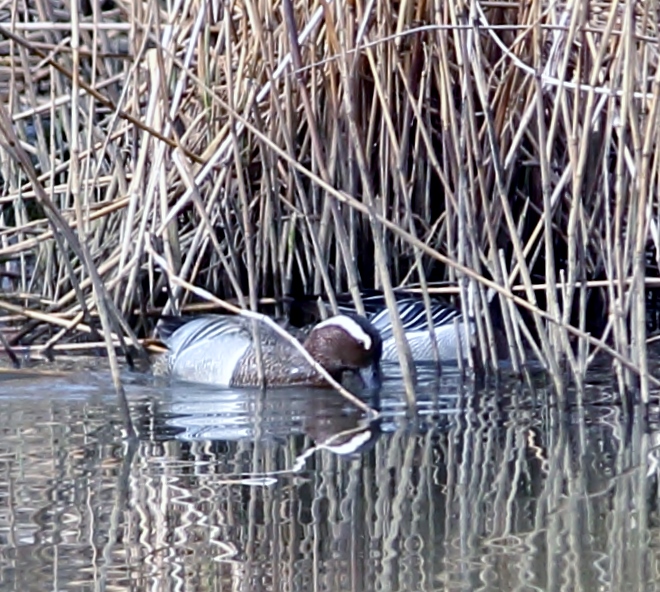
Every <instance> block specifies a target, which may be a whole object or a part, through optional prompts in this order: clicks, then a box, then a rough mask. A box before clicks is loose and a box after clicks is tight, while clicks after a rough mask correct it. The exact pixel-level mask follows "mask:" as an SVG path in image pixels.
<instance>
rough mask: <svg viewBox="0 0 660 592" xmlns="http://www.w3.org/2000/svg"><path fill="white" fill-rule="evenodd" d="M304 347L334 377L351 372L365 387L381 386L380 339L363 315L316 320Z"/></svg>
mask: <svg viewBox="0 0 660 592" xmlns="http://www.w3.org/2000/svg"><path fill="white" fill-rule="evenodd" d="M305 349H306V350H307V351H308V352H309V353H310V354H311V355H312V357H313V358H314V359H315V360H316V361H317V362H319V364H321V365H322V366H323V367H324V368H325V369H326V370H327V371H328V372H329V373H330V375H331V376H332V377H333V378H335V379H337V380H338V379H340V378H341V375H342V373H343V372H345V371H351V372H355V373H356V374H359V375H360V376H361V377H362V380H363V382H364V383H365V386H366V387H367V388H368V389H378V388H379V387H380V385H381V372H380V357H381V354H382V351H383V342H382V340H381V337H380V333H379V332H378V331H377V330H376V329H375V328H374V327H373V326H372V325H371V323H370V322H369V321H368V320H367V319H365V318H364V317H361V316H359V315H355V314H342V315H337V316H334V317H330V318H329V319H326V320H325V321H322V322H320V323H319V324H318V325H316V326H315V327H314V329H312V332H311V333H310V334H309V336H308V337H307V339H306V341H305Z"/></svg>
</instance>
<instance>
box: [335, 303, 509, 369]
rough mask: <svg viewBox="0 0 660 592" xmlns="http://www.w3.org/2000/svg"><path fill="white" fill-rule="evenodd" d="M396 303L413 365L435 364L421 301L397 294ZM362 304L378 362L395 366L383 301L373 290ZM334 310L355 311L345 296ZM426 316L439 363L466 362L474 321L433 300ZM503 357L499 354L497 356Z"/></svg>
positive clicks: (392, 345)
mask: <svg viewBox="0 0 660 592" xmlns="http://www.w3.org/2000/svg"><path fill="white" fill-rule="evenodd" d="M396 301H397V310H398V312H399V317H400V318H401V323H402V325H403V330H404V333H405V336H406V339H407V340H408V344H409V346H410V353H411V355H412V359H413V361H414V362H421V363H430V362H435V361H436V359H435V357H434V348H433V343H432V341H431V333H430V331H429V325H428V318H427V311H426V305H425V304H424V301H423V299H422V298H421V296H419V295H417V294H414V293H411V292H397V293H396ZM362 303H363V305H364V308H365V313H366V317H367V319H368V320H369V322H370V323H371V325H372V326H373V327H374V328H375V329H376V330H377V331H378V333H379V334H380V337H381V340H382V347H383V351H382V355H381V361H382V362H398V360H399V357H398V353H397V347H396V340H395V338H394V331H393V327H392V319H391V316H390V311H389V310H388V308H387V305H386V303H385V297H384V296H383V294H382V293H381V292H378V291H375V290H371V291H366V292H363V294H362ZM338 308H339V312H340V313H342V314H349V313H351V312H354V311H355V308H354V307H353V304H352V300H351V299H350V297H349V296H345V295H341V296H339V297H338ZM430 312H431V320H432V323H433V332H434V335H435V341H436V343H437V350H438V359H439V361H440V363H442V364H457V363H458V361H459V359H462V360H463V361H466V360H467V359H468V351H469V349H470V347H471V343H472V336H473V335H475V334H476V322H475V320H474V318H471V317H469V318H467V319H465V317H464V315H463V313H462V311H461V310H460V309H458V308H456V307H455V306H453V305H451V304H449V303H447V302H444V301H442V300H438V299H436V298H431V306H430ZM498 350H499V344H498ZM504 355H505V354H504V353H502V352H500V356H504Z"/></svg>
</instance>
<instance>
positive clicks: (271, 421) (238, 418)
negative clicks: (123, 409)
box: [149, 385, 381, 466]
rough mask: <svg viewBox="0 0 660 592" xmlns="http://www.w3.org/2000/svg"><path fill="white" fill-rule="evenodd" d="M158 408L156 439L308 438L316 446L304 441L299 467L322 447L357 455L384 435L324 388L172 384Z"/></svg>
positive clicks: (273, 441)
mask: <svg viewBox="0 0 660 592" xmlns="http://www.w3.org/2000/svg"><path fill="white" fill-rule="evenodd" d="M376 403H377V401H372V402H371V404H372V405H374V404H376ZM154 411H155V413H154V415H153V416H152V419H151V421H150V422H149V427H150V434H149V436H150V437H151V438H153V439H156V440H171V439H176V440H179V441H182V442H191V443H192V442H197V441H207V442H208V441H211V442H213V443H216V444H218V445H221V444H222V443H225V444H226V443H236V444H240V445H245V444H249V443H254V444H259V445H260V446H264V445H268V446H271V447H272V446H275V447H285V446H286V445H287V442H290V441H291V438H294V439H295V438H296V437H300V436H307V437H308V438H309V439H310V440H311V441H312V442H313V446H312V447H311V448H310V447H309V446H308V444H309V443H308V442H307V443H305V442H303V440H304V439H301V441H300V445H301V446H302V449H303V451H302V452H300V453H299V456H298V460H299V461H300V462H298V460H297V461H296V463H295V464H296V466H299V465H300V463H302V462H304V459H305V458H307V457H308V456H310V455H311V454H313V453H314V452H315V451H316V450H320V449H323V450H328V451H330V452H332V453H333V454H336V455H339V456H342V457H350V458H355V457H356V456H359V455H361V454H363V453H364V452H366V451H368V450H370V449H371V448H372V447H373V445H374V443H375V442H376V440H377V439H378V437H379V435H380V433H381V429H380V428H381V426H380V421H379V420H370V419H369V418H367V417H366V415H365V414H364V413H363V412H362V411H360V410H358V409H357V408H355V407H354V406H353V405H351V404H350V403H348V402H347V401H345V400H344V399H343V398H342V397H341V396H340V395H338V394H337V393H335V392H334V391H326V390H321V389H304V388H301V389H291V388H289V389H280V390H278V389H273V390H268V391H265V392H263V391H261V390H256V389H255V390H249V389H240V390H231V389H222V390H219V389H214V388H210V387H204V386H198V385H194V386H191V385H173V386H171V387H170V388H169V389H168V390H167V391H166V392H165V393H164V396H163V397H162V398H160V400H159V402H158V405H157V407H156V409H155V410H154ZM298 450H299V451H300V448H298Z"/></svg>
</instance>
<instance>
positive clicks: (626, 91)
mask: <svg viewBox="0 0 660 592" xmlns="http://www.w3.org/2000/svg"><path fill="white" fill-rule="evenodd" d="M26 6H27V5H26ZM37 6H38V7H39V9H40V10H39V11H37V12H34V13H30V8H33V7H28V8H27V9H25V10H22V8H21V7H22V5H21V2H18V3H17V4H16V8H15V9H12V10H13V12H12V17H13V28H11V29H9V30H8V31H7V34H6V35H4V37H3V33H4V31H5V30H6V28H5V27H4V25H3V28H2V32H1V33H0V37H2V38H3V39H4V40H5V41H4V44H3V47H6V48H7V55H8V56H11V62H10V67H8V68H7V69H6V70H0V73H2V72H3V71H6V72H7V74H8V79H10V80H11V81H12V83H11V85H7V86H6V94H7V97H8V102H7V104H8V105H10V111H11V115H12V116H13V122H14V124H15V126H16V129H17V131H18V133H19V135H20V136H21V140H22V146H25V147H26V148H30V150H31V152H30V154H31V155H33V158H34V162H37V163H38V169H39V170H38V173H39V176H38V179H36V180H35V179H32V180H30V181H29V182H25V180H24V179H22V178H21V177H20V174H19V172H18V171H17V170H16V168H14V169H13V170H12V165H11V163H10V162H9V161H7V160H6V157H5V155H0V156H1V157H2V165H3V169H2V176H3V179H4V180H5V185H4V190H3V195H0V208H1V209H0V257H2V258H7V259H6V261H7V265H8V266H14V265H15V266H16V267H15V269H17V270H18V271H17V274H18V275H17V276H16V279H12V280H11V282H12V289H11V290H10V291H12V292H16V293H23V294H29V295H30V296H35V297H40V298H44V299H46V300H49V301H51V304H48V305H46V304H44V305H37V304H36V301H34V300H30V302H29V308H30V310H31V311H32V312H43V313H44V314H45V315H46V317H47V318H50V316H56V315H59V314H60V313H64V317H62V318H66V319H67V320H66V323H68V325H67V326H68V330H67V329H65V330H59V332H56V333H54V334H47V333H48V332H47V331H45V330H44V325H43V324H41V325H39V324H29V325H26V327H25V329H26V332H25V333H24V336H23V337H22V338H24V339H26V340H32V341H34V340H35V339H37V340H42V339H43V340H44V342H47V343H48V344H49V345H52V346H55V345H57V346H59V345H64V344H63V343H62V341H63V340H75V339H78V338H80V337H81V336H82V332H83V331H84V329H83V327H88V328H90V327H93V324H92V323H91V319H92V314H91V312H92V311H91V310H90V307H93V306H94V304H93V302H94V300H93V298H94V297H93V295H92V293H93V283H92V281H91V277H90V275H89V274H90V273H91V272H90V269H89V266H90V265H92V266H95V267H96V268H97V269H98V270H99V272H100V274H101V275H102V279H103V281H104V282H105V284H106V286H107V290H108V291H109V293H110V296H111V298H110V299H109V302H111V303H112V306H113V307H115V308H116V309H117V311H121V314H119V315H116V314H114V313H111V316H113V318H115V324H116V325H117V326H116V328H115V330H114V336H115V337H116V338H117V339H120V340H121V339H124V338H125V337H127V338H129V339H135V338H134V336H133V335H132V331H131V328H130V327H129V325H128V323H127V322H126V321H127V319H126V317H127V316H128V315H129V314H131V313H132V312H133V311H144V310H161V309H162V310H165V311H166V312H167V311H172V310H173V311H177V310H179V309H181V308H182V307H187V306H189V305H190V304H191V302H190V301H191V296H192V295H191V294H190V293H187V292H186V291H185V290H183V289H182V288H181V286H180V285H178V284H177V285H174V286H172V290H171V298H170V299H169V300H164V299H163V298H162V297H161V294H162V293H163V290H164V289H165V288H166V287H167V282H168V280H167V278H166V277H165V276H164V275H163V274H162V272H161V271H160V268H159V267H158V265H156V263H155V261H154V259H153V257H151V256H150V254H149V253H148V252H146V250H145V244H146V242H147V237H148V236H149V235H150V234H154V235H156V236H157V237H158V238H159V239H161V240H162V243H163V253H164V257H165V259H166V261H167V264H168V266H169V268H170V269H172V270H173V271H174V272H175V273H176V274H177V275H178V276H179V277H181V278H183V279H185V280H186V281H188V282H189V283H191V284H195V285H198V286H204V287H206V288H208V289H210V290H211V291H213V292H215V293H217V294H219V295H222V296H228V297H234V298H237V299H238V301H239V302H240V303H241V306H242V307H244V306H248V305H250V307H251V308H254V307H255V306H256V305H257V303H258V301H259V299H260V297H262V296H272V297H274V298H275V299H276V300H281V299H282V297H284V296H288V295H290V294H292V293H295V292H299V291H300V290H304V291H306V292H307V293H314V294H319V295H322V296H323V297H324V298H325V299H327V300H329V301H330V302H331V306H332V308H335V307H336V299H335V292H338V291H349V292H350V293H351V294H352V295H353V298H354V300H355V302H356V307H357V308H358V310H362V309H361V297H360V288H361V287H366V286H368V285H372V282H373V284H374V285H378V286H381V287H383V288H386V290H385V291H386V292H387V293H388V294H389V296H388V300H389V306H390V307H392V306H393V296H392V293H391V292H390V290H389V286H390V285H391V286H395V285H396V286H400V287H406V286H410V284H411V282H412V281H415V282H417V283H418V285H419V290H420V291H421V293H422V297H423V298H424V300H425V302H426V306H427V310H428V307H429V295H430V294H433V293H447V294H450V293H454V294H461V296H462V298H461V306H462V307H463V310H464V312H465V314H470V313H471V312H472V311H473V310H474V309H476V310H479V308H481V309H484V308H487V307H488V304H487V298H486V289H485V288H489V287H493V286H495V285H496V288H495V289H496V290H498V292H499V294H500V296H501V297H502V298H503V299H504V300H505V301H506V302H505V304H504V306H503V307H502V309H503V318H502V321H503V325H504V332H505V333H506V335H507V339H508V341H509V349H510V355H511V356H513V357H515V358H516V359H517V360H519V362H520V363H521V364H523V365H524V363H525V360H526V357H527V356H528V355H536V356H540V359H541V360H542V361H543V363H544V364H545V365H546V366H547V367H548V368H549V369H551V370H552V374H553V376H555V379H556V380H557V381H558V382H557V388H558V389H559V388H560V387H561V384H560V383H561V380H560V378H559V377H560V376H561V372H562V371H561V370H560V368H559V361H560V360H562V359H565V360H567V361H568V368H569V376H570V379H571V380H575V381H577V382H578V383H580V382H581V381H582V380H583V379H584V376H585V373H586V372H587V370H588V368H589V365H590V364H591V362H592V360H593V359H594V356H595V353H596V352H597V351H599V350H601V342H602V340H598V339H594V338H593V337H590V336H588V335H587V333H588V331H589V330H590V329H589V324H588V321H589V316H590V315H591V314H592V312H591V311H590V310H589V306H590V305H589V304H588V301H587V297H588V295H589V294H590V293H593V291H594V289H599V288H600V287H603V286H604V287H605V290H604V294H605V300H604V307H605V308H604V310H603V312H602V313H600V314H602V316H603V317H604V318H605V319H606V323H605V325H606V326H605V329H604V330H605V333H604V336H605V339H606V340H608V343H607V344H606V345H607V347H608V348H609V349H611V350H612V351H615V352H616V354H617V356H618V357H617V356H615V359H617V360H620V361H621V365H618V364H615V368H616V369H617V372H618V377H619V381H620V384H621V385H622V388H623V387H624V386H627V387H629V386H634V385H635V384H637V383H639V386H640V387H641V392H642V395H643V398H644V399H646V398H647V397H648V390H649V387H648V386H647V371H646V365H647V353H646V342H647V336H646V326H645V317H646V311H645V294H644V291H645V289H647V288H650V287H653V286H654V285H655V282H656V280H655V278H652V277H648V269H647V267H646V259H645V256H646V255H647V253H648V248H649V244H652V245H653V247H654V248H657V247H658V243H660V238H658V237H659V236H660V231H658V229H657V227H656V225H655V222H654V218H653V212H654V211H655V208H657V203H656V202H657V196H656V192H654V191H653V187H655V186H656V185H657V182H658V177H659V172H658V168H659V166H660V156H659V155H658V151H657V150H656V149H655V148H656V147H657V145H658V140H659V139H660V138H659V132H658V129H659V128H658V125H657V120H658V100H657V97H658V94H659V93H658V89H659V87H660V74H659V69H658V67H657V55H656V54H655V53H654V49H653V47H654V45H653V44H654V43H655V42H656V41H657V36H658V28H657V24H655V23H654V21H653V19H652V18H650V17H648V15H646V16H645V15H644V13H643V12H642V11H639V10H638V7H635V6H632V5H631V6H628V5H626V6H622V5H619V4H616V3H614V4H610V5H608V6H607V7H606V10H605V12H603V13H599V12H597V11H596V12H593V11H592V12H588V11H587V9H586V8H587V7H585V6H584V5H570V6H567V5H563V4H561V5H548V4H547V3H545V2H542V1H541V0H536V1H535V2H533V3H532V4H531V5H529V6H525V7H524V8H522V9H520V8H519V7H517V8H513V7H510V8H507V7H506V6H500V5H498V6H494V5H492V3H490V4H489V3H469V4H467V5H465V6H458V5H453V4H449V5H440V4H439V3H422V2H402V3H400V4H399V5H398V7H397V10H394V9H393V7H392V6H390V5H386V4H382V3H377V2H369V3H366V4H364V5H363V4H357V5H355V6H354V7H353V5H352V4H350V3H349V4H345V5H342V4H340V3H336V2H328V3H322V4H320V5H318V6H315V7H314V8H313V9H310V10H312V12H311V13H309V11H308V8H307V7H306V6H303V5H302V4H296V3H293V2H287V3H285V4H282V5H273V4H272V3H268V2H264V1H261V2H259V1H256V2H248V3H244V4H243V3H238V4H233V5H230V6H222V7H219V6H217V7H216V6H215V5H213V6H205V7H204V9H201V10H200V9H199V6H197V4H195V3H194V2H190V1H184V2H183V3H182V4H181V10H180V11H179V12H177V14H171V13H168V12H166V11H165V10H163V9H161V8H160V7H159V6H157V4H156V3H151V4H148V5H145V6H141V7H140V8H139V9H137V8H136V7H135V6H133V5H131V4H130V3H127V2H123V1H119V0H118V1H117V2H116V9H115V10H113V11H110V12H101V11H100V10H99V8H98V6H95V7H94V9H93V11H94V12H93V15H92V16H91V17H90V18H89V19H87V17H84V16H80V15H78V14H76V15H75V18H73V19H72V20H71V21H70V22H69V23H61V22H54V23H48V25H50V26H47V24H45V23H44V24H42V26H41V28H39V27H35V26H34V25H35V22H32V21H30V19H29V18H25V15H33V16H34V18H35V19H36V18H40V17H38V16H37V15H44V14H52V12H50V11H49V10H46V9H47V5H46V4H45V3H44V2H43V0H39V2H37ZM23 8H25V7H23ZM463 10H465V12H462V11H463ZM495 18H497V24H494V22H495V21H494V19H495ZM468 19H469V20H468ZM147 40H150V41H149V43H150V44H151V46H149V47H148V45H147ZM117 48H120V49H121V51H119V49H117ZM109 50H112V51H109ZM122 52H123V54H122ZM292 68H293V71H292ZM73 73H75V74H76V75H75V76H74V75H73ZM44 83H45V84H44ZM0 84H1V79H0ZM40 84H41V87H40V86H39V85H40ZM43 87H45V88H47V89H48V92H49V93H50V94H48V92H46V93H44V92H43ZM46 116H47V117H46ZM46 123H47V124H48V126H47V125H45V124H46ZM27 124H29V125H30V126H31V128H30V129H31V130H32V131H30V132H29V134H28V133H25V129H26V127H25V126H26V125H27ZM7 181H11V182H7ZM37 182H38V183H40V184H41V185H42V187H43V188H44V189H45V191H46V192H47V194H48V195H50V196H52V201H53V204H54V205H55V206H56V207H57V208H58V209H59V211H60V213H61V214H62V216H63V218H64V220H65V221H66V223H67V224H70V225H72V226H75V227H76V229H77V235H78V237H79V239H80V241H81V242H86V243H88V244H89V251H90V256H91V260H89V261H83V260H82V259H79V258H77V257H76V256H75V255H74V256H72V255H71V253H68V252H67V248H66V245H65V242H63V241H62V239H61V237H60V236H58V234H57V233H53V231H52V229H51V228H50V226H49V223H48V221H47V220H46V217H45V216H44V215H43V212H40V211H39V210H38V207H37V205H36V201H35V198H36V199H38V196H37V187H36V186H33V184H34V185H36V183H37ZM374 262H377V265H376V264H375V263H374ZM375 267H378V270H379V271H378V273H377V274H376V273H375ZM507 270H508V271H507ZM658 271H660V270H658ZM505 274H508V275H505ZM656 275H657V274H656ZM374 276H377V277H374ZM491 278H492V281H491ZM438 280H442V281H449V282H450V283H451V284H452V286H451V288H436V287H435V286H434V284H435V283H436V282H437V281H438ZM516 284H521V285H516ZM451 290H453V292H451ZM521 293H522V297H519V296H514V294H521ZM9 298H10V296H9V295H8V294H7V295H5V296H4V299H9ZM11 299H12V302H15V300H14V296H11ZM537 299H538V301H537ZM537 302H538V304H537ZM25 304H26V305H28V303H27V302H26V303H25ZM17 305H19V306H20V304H19V303H18V302H17ZM543 309H545V310H543ZM520 312H525V315H526V314H527V312H529V313H530V316H529V318H531V319H532V325H531V327H530V328H531V330H532V331H531V332H530V331H529V330H528V328H527V327H526V326H525V323H526V322H529V320H528V319H527V318H523V316H522V315H521V314H520ZM81 313H83V314H82V317H81V316H80V314H81ZM34 318H36V317H34ZM120 318H121V323H122V324H123V326H122V328H121V329H120V328H119V323H120V320H119V319H120ZM72 319H75V321H72ZM79 320H80V321H81V323H80V324H76V323H77V322H78V321H79ZM43 322H45V320H44V321H43ZM136 322H138V323H140V327H141V330H145V329H147V328H148V323H147V322H146V321H145V320H144V319H138V320H137V321H136ZM48 324H50V323H48ZM493 332H494V329H493V327H492V320H491V319H490V316H489V314H488V312H486V314H485V315H484V318H483V320H481V319H478V320H477V346H478V348H477V349H478V353H479V355H478V357H479V358H482V359H483V361H484V362H486V361H487V360H486V359H484V358H487V359H488V360H489V364H490V366H491V367H493V368H495V367H496V366H497V360H496V354H495V351H494V348H493V346H492V344H493ZM532 332H533V333H534V335H532ZM575 341H577V346H576V345H575ZM134 343H135V341H134ZM530 352H531V353H530ZM469 363H470V364H473V363H474V361H472V360H470V361H469ZM632 368H636V370H634V372H631V371H629V370H632ZM635 376H639V377H640V379H641V380H639V381H638V379H637V378H635Z"/></svg>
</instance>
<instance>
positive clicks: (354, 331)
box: [314, 315, 371, 349]
mask: <svg viewBox="0 0 660 592" xmlns="http://www.w3.org/2000/svg"><path fill="white" fill-rule="evenodd" d="M332 326H334V327H339V328H340V329H343V330H344V331H346V333H348V334H349V335H350V336H351V337H352V338H353V339H355V341H357V342H358V343H361V344H362V345H363V346H364V349H371V337H369V335H367V333H366V332H365V331H364V329H363V328H362V327H360V324H359V323H357V322H356V321H354V320H353V319H352V318H351V317H347V316H345V315H337V316H336V317H330V318H329V319H326V320H325V321H322V322H320V323H319V324H318V325H316V327H314V330H316V329H322V328H323V327H332Z"/></svg>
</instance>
